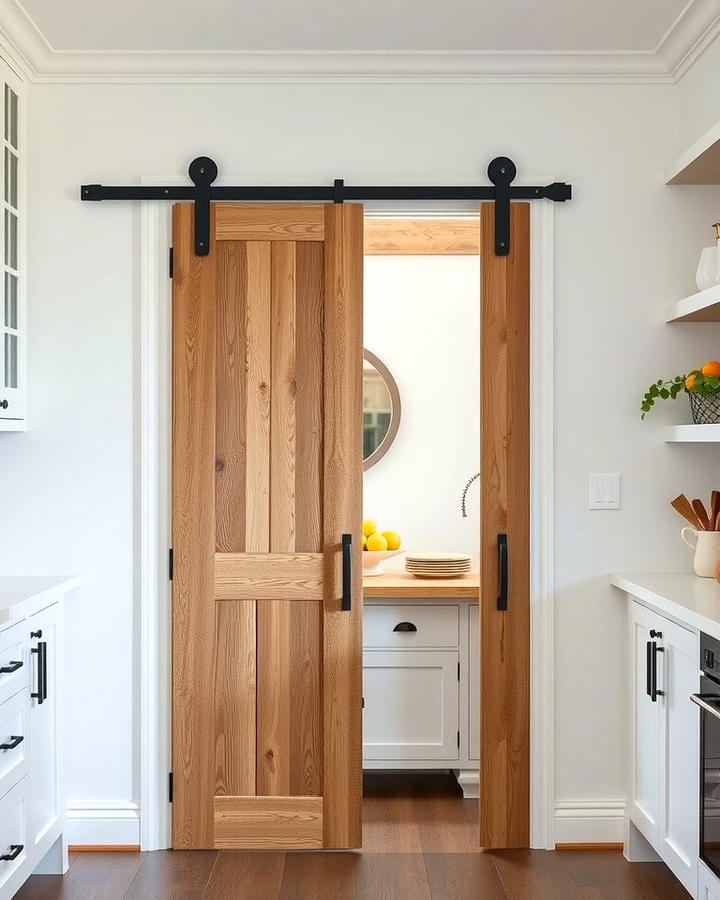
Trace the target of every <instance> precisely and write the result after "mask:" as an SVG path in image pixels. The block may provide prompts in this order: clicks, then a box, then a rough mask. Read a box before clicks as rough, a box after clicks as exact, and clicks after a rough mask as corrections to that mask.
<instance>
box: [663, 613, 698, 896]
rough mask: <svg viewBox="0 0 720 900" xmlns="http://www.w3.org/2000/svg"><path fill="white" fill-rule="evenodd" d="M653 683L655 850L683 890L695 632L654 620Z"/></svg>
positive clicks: (687, 862) (692, 755) (691, 807)
mask: <svg viewBox="0 0 720 900" xmlns="http://www.w3.org/2000/svg"><path fill="white" fill-rule="evenodd" d="M660 621H661V624H660V625H659V626H658V625H657V624H656V626H655V627H656V629H657V628H659V629H660V630H661V631H662V640H661V641H659V643H660V644H661V645H662V647H663V653H662V654H661V659H660V662H659V666H658V685H659V687H660V689H661V690H662V691H663V695H662V697H661V702H662V713H663V739H662V744H661V747H662V759H661V767H660V771H661V791H662V795H661V803H660V809H661V819H660V846H659V852H660V855H661V856H662V858H663V859H664V860H665V862H666V863H667V864H668V866H669V867H670V868H671V869H672V870H673V872H674V873H675V875H676V876H677V877H678V878H679V879H680V881H681V882H682V883H683V884H684V885H685V887H686V888H687V890H689V891H692V890H694V889H695V885H696V882H697V856H698V845H699V825H698V821H699V802H700V801H699V783H698V781H699V767H698V759H699V755H700V733H699V731H700V726H699V714H698V710H697V707H696V706H695V705H694V704H693V703H691V701H690V694H693V693H695V692H696V691H698V690H699V688H700V676H699V668H698V657H699V641H698V636H697V635H696V634H693V633H692V632H690V631H688V630H687V629H685V628H681V627H680V626H679V625H675V624H674V623H672V622H668V621H663V620H660Z"/></svg>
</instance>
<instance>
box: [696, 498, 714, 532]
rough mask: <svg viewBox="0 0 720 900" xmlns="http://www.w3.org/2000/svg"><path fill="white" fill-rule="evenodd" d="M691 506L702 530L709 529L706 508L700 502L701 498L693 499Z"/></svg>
mask: <svg viewBox="0 0 720 900" xmlns="http://www.w3.org/2000/svg"><path fill="white" fill-rule="evenodd" d="M692 507H693V509H694V510H695V515H696V516H697V517H698V519H699V520H700V524H701V525H702V530H703V531H710V518H709V516H708V514H707V510H706V509H705V506H704V504H703V502H702V500H693V502H692Z"/></svg>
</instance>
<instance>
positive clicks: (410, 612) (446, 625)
mask: <svg viewBox="0 0 720 900" xmlns="http://www.w3.org/2000/svg"><path fill="white" fill-rule="evenodd" d="M398 626H400V630H399V631H396V630H395V629H396V628H397V627H398ZM363 642H364V645H365V647H387V648H388V649H397V650H408V649H415V648H416V647H453V648H456V647H457V646H458V644H459V642H460V608H459V607H458V606H454V605H452V604H448V605H444V604H443V605H442V606H422V605H420V604H417V605H413V604H410V603H405V604H402V603H398V604H393V605H387V606H385V605H383V606H370V605H366V606H365V608H364V611H363Z"/></svg>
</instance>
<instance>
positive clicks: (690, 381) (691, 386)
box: [685, 371, 697, 391]
mask: <svg viewBox="0 0 720 900" xmlns="http://www.w3.org/2000/svg"><path fill="white" fill-rule="evenodd" d="M696 374H697V371H695V372H691V373H690V374H689V375H688V377H687V378H686V379H685V387H686V388H687V389H688V390H689V391H693V390H695V375H696Z"/></svg>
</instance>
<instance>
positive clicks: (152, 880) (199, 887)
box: [80, 850, 218, 900]
mask: <svg viewBox="0 0 720 900" xmlns="http://www.w3.org/2000/svg"><path fill="white" fill-rule="evenodd" d="M142 858H143V860H144V862H143V864H142V867H141V868H140V871H139V872H138V873H137V875H136V876H135V878H134V879H133V881H132V884H131V885H130V888H129V890H128V892H127V894H125V897H124V898H123V900H150V898H152V900H201V898H203V897H205V896H206V894H205V888H206V887H207V884H208V882H209V880H210V875H211V874H212V872H213V869H214V867H215V865H216V864H217V861H218V854H217V851H216V850H200V851H197V850H172V851H160V852H155V853H143V854H142ZM80 896H83V895H80Z"/></svg>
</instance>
